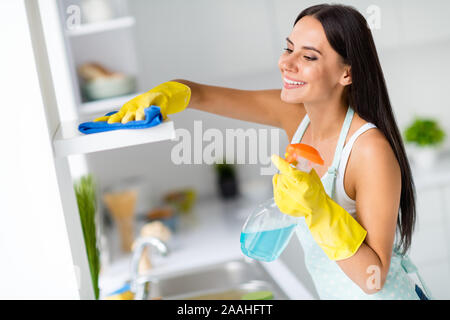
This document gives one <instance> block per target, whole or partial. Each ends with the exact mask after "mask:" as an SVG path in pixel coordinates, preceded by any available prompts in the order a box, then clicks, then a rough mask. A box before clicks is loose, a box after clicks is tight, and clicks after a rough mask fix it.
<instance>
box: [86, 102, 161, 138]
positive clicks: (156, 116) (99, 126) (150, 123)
mask: <svg viewBox="0 0 450 320" xmlns="http://www.w3.org/2000/svg"><path fill="white" fill-rule="evenodd" d="M144 112H145V120H138V121H136V120H134V121H129V122H127V123H120V122H118V123H108V122H106V121H97V122H93V121H91V122H83V123H81V124H80V125H79V126H78V130H79V131H80V132H81V133H85V134H90V133H97V132H104V131H111V130H120V129H144V128H150V127H154V126H157V125H158V124H160V123H161V122H163V117H162V114H161V110H160V108H159V107H158V106H150V107H148V108H145V109H144ZM115 113H117V111H112V112H108V113H107V114H105V116H110V115H113V114H115Z"/></svg>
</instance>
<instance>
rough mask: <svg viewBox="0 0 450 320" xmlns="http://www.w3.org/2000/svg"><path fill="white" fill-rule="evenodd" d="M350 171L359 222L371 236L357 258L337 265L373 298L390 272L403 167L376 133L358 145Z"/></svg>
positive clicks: (366, 135)
mask: <svg viewBox="0 0 450 320" xmlns="http://www.w3.org/2000/svg"><path fill="white" fill-rule="evenodd" d="M347 171H348V172H349V173H350V172H352V175H354V177H355V178H354V179H355V180H354V181H355V189H356V199H355V200H356V213H357V220H358V222H359V223H360V224H361V225H362V226H363V227H364V229H366V230H367V236H366V238H365V240H364V243H363V244H362V245H361V246H360V248H359V249H358V251H357V252H356V253H355V254H354V255H353V256H351V257H350V258H348V259H344V260H340V261H337V264H338V265H339V267H340V268H341V269H342V271H344V272H345V274H347V276H348V277H349V278H350V279H352V280H353V281H354V282H355V283H356V284H357V285H358V286H359V287H361V289H362V290H363V291H364V292H366V293H368V294H372V293H376V292H378V291H379V290H381V288H382V287H383V285H384V283H385V280H386V277H387V274H388V272H389V266H390V261H391V252H392V247H393V244H394V239H395V230H396V224H397V217H398V210H399V206H400V193H401V172H400V167H399V164H398V161H397V159H396V157H395V154H394V152H393V151H392V149H391V147H390V145H389V142H388V141H387V140H386V139H385V137H384V136H383V134H382V133H381V132H380V131H379V130H378V129H373V130H370V131H368V132H367V133H366V134H363V135H361V136H360V137H359V138H358V140H357V142H355V145H354V147H353V149H352V153H351V158H350V160H349V163H348V167H347Z"/></svg>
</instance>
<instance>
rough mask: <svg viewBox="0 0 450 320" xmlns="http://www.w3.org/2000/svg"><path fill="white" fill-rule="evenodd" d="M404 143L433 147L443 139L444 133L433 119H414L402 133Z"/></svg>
mask: <svg viewBox="0 0 450 320" xmlns="http://www.w3.org/2000/svg"><path fill="white" fill-rule="evenodd" d="M404 136H405V139H406V142H410V143H416V144H417V145H419V146H434V145H437V144H439V143H441V142H442V141H444V138H445V136H446V135H445V132H444V131H443V130H442V129H441V127H440V126H439V124H438V123H437V121H436V120H434V119H425V118H416V119H415V120H414V122H413V123H412V124H411V125H410V126H409V127H408V128H406V130H405V132H404Z"/></svg>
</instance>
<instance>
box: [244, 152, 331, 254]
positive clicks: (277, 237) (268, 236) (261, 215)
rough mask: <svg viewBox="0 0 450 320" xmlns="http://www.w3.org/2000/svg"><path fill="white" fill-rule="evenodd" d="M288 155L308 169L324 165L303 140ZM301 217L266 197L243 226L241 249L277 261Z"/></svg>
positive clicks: (302, 168) (318, 155)
mask: <svg viewBox="0 0 450 320" xmlns="http://www.w3.org/2000/svg"><path fill="white" fill-rule="evenodd" d="M285 157H286V160H287V161H288V162H289V163H291V164H293V165H295V166H296V168H297V169H298V170H301V171H305V172H310V170H311V169H312V163H313V162H314V163H317V164H320V165H323V159H322V158H321V157H320V154H319V152H318V151H317V150H316V149H314V148H313V147H311V146H309V145H306V144H303V143H296V144H290V145H289V146H288V147H287V149H286V155H285ZM299 219H300V218H298V217H293V216H290V215H287V214H284V213H282V212H281V211H280V210H279V209H278V206H277V205H276V203H275V200H274V198H271V199H269V200H266V201H265V202H263V203H261V204H260V205H258V206H257V207H256V209H255V210H254V211H253V212H252V214H251V215H250V216H249V217H248V218H247V220H246V222H245V224H244V226H243V227H242V231H241V240H240V241H241V250H242V252H243V253H244V254H245V255H246V256H248V257H250V258H253V259H256V260H261V261H266V262H269V261H274V260H275V259H277V258H278V257H279V256H280V254H281V253H282V252H283V250H284V249H285V248H286V246H287V244H288V243H289V240H290V239H291V237H292V234H293V233H294V231H295V228H296V226H297V224H298V223H299Z"/></svg>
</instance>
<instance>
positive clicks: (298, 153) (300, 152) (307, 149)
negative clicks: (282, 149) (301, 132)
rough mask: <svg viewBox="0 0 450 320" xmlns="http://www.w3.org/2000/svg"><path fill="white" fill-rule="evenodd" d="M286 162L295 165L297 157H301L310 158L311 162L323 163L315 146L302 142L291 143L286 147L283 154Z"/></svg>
mask: <svg viewBox="0 0 450 320" xmlns="http://www.w3.org/2000/svg"><path fill="white" fill-rule="evenodd" d="M284 157H285V159H286V161H287V162H289V163H291V164H294V165H297V158H298V157H302V158H305V159H308V160H310V161H311V162H314V163H317V164H320V165H323V164H324V161H323V159H322V157H321V156H320V154H319V151H317V150H316V149H315V148H313V147H311V146H310V145H307V144H304V143H293V144H290V145H288V146H287V147H286V153H285V155H284Z"/></svg>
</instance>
